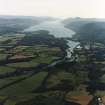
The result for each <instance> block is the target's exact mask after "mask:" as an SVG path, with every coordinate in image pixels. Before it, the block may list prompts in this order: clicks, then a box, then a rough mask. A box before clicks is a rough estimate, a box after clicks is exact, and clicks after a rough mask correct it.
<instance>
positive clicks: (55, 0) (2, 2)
mask: <svg viewBox="0 0 105 105" xmlns="http://www.w3.org/2000/svg"><path fill="white" fill-rule="evenodd" d="M104 4H105V0H0V15H13V16H49V17H57V18H59V17H60V18H68V17H81V18H105V14H104V11H105V6H104Z"/></svg>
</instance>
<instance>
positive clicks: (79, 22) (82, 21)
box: [62, 17, 105, 32]
mask: <svg viewBox="0 0 105 105" xmlns="http://www.w3.org/2000/svg"><path fill="white" fill-rule="evenodd" d="M62 22H63V23H64V24H65V27H66V28H69V29H72V30H74V31H76V32H77V31H78V30H79V29H80V28H81V27H82V26H84V25H86V24H88V23H92V22H105V19H101V18H100V19H98V18H79V17H77V18H68V19H65V20H63V21H62Z"/></svg>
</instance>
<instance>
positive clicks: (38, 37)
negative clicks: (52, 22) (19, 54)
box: [18, 30, 68, 49]
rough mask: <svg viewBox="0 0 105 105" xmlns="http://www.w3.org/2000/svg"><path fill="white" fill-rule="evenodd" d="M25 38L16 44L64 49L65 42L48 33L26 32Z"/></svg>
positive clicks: (65, 46)
mask: <svg viewBox="0 0 105 105" xmlns="http://www.w3.org/2000/svg"><path fill="white" fill-rule="evenodd" d="M25 34H26V36H25V37H24V38H23V39H22V40H21V41H20V42H19V43H18V44H22V45H37V44H38V45H48V46H50V47H54V46H56V47H60V48H61V49H66V48H67V47H68V46H67V41H66V40H65V39H63V38H55V37H54V36H53V35H51V34H49V32H48V31H44V30H39V31H36V32H27V33H25Z"/></svg>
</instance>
